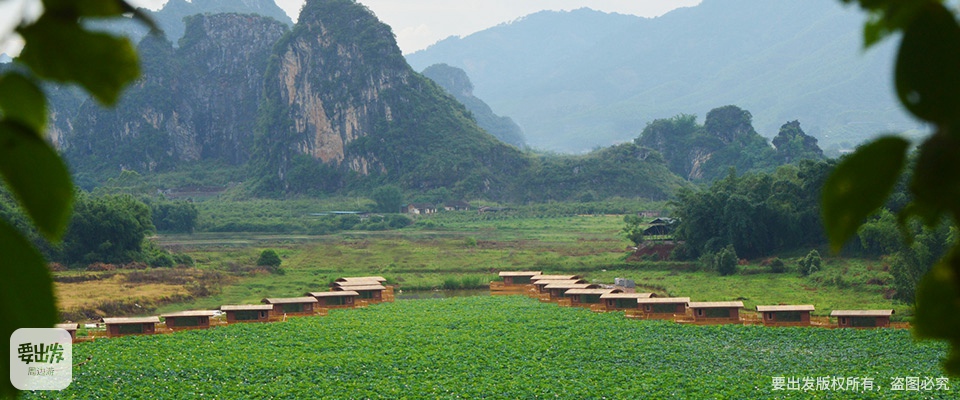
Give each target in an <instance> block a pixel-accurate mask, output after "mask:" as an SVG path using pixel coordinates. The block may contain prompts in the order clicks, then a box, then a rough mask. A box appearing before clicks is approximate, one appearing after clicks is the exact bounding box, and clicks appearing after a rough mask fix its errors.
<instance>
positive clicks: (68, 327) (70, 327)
mask: <svg viewBox="0 0 960 400" xmlns="http://www.w3.org/2000/svg"><path fill="white" fill-rule="evenodd" d="M79 326H80V324H56V325H54V326H53V327H54V328H60V329H66V330H68V331H75V330H77V327H79Z"/></svg>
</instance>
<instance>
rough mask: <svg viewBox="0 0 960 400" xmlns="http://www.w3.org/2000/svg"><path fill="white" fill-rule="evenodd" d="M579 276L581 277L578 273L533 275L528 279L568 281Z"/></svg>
mask: <svg viewBox="0 0 960 400" xmlns="http://www.w3.org/2000/svg"><path fill="white" fill-rule="evenodd" d="M580 278H582V276H580V275H534V276H533V277H531V278H530V280H531V281H544V280H550V281H569V280H576V279H580Z"/></svg>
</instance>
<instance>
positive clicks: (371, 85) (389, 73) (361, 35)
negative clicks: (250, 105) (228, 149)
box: [256, 0, 525, 193]
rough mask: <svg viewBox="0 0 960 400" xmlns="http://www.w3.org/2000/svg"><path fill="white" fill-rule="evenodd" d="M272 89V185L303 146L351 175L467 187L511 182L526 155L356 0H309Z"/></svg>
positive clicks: (269, 76)
mask: <svg viewBox="0 0 960 400" xmlns="http://www.w3.org/2000/svg"><path fill="white" fill-rule="evenodd" d="M264 88H265V89H264V93H265V97H266V98H265V103H264V106H263V107H262V108H261V121H263V122H264V124H263V125H262V126H261V127H260V128H261V129H260V131H259V132H258V139H257V150H258V155H257V157H256V158H257V159H258V162H259V163H260V167H261V168H260V171H262V173H263V175H264V178H265V179H264V182H263V185H262V187H261V190H264V191H275V190H284V191H289V190H291V187H292V183H294V182H293V181H295V180H296V179H294V178H293V177H292V176H291V170H292V169H293V166H294V164H298V165H300V164H302V163H303V162H302V161H296V160H297V159H298V156H303V155H306V156H309V157H311V158H312V159H314V160H316V162H317V163H322V164H323V165H325V166H328V167H334V168H335V169H337V170H339V171H340V172H341V173H344V174H354V175H359V176H361V177H364V176H369V177H371V178H372V179H374V180H382V179H387V180H390V181H392V182H397V183H400V184H401V185H402V186H404V187H409V188H417V189H431V188H437V187H448V188H452V189H454V190H456V191H458V192H460V193H491V192H500V191H503V190H504V186H505V184H504V183H503V182H504V181H506V179H507V178H508V177H509V176H511V174H512V173H513V172H515V171H516V170H517V169H518V168H520V167H522V165H523V163H524V162H525V160H524V158H523V156H522V154H521V153H520V152H519V151H517V150H516V149H514V148H511V147H509V146H505V145H503V144H502V143H500V142H498V141H497V140H496V139H495V138H494V137H492V136H490V135H489V134H487V133H485V132H483V131H482V130H481V129H480V128H479V127H478V126H477V125H476V122H475V121H473V119H472V118H470V116H469V112H468V111H467V110H466V109H465V108H464V107H463V106H462V105H460V104H458V103H456V101H455V100H453V99H452V98H450V97H449V96H447V95H445V94H444V93H443V89H441V88H440V87H438V86H437V85H436V84H435V83H434V82H432V81H430V80H429V79H427V78H425V77H423V76H422V75H420V74H418V73H416V72H414V71H413V70H412V69H411V68H410V66H408V65H407V63H406V61H405V60H404V58H403V56H402V55H401V52H400V49H399V48H398V47H397V45H396V41H395V39H394V37H393V33H392V32H391V30H390V27H389V26H387V25H385V24H383V23H381V22H380V21H378V20H377V18H376V17H375V16H374V15H373V13H372V12H370V11H369V10H368V9H367V8H366V7H364V6H363V5H361V4H358V3H356V2H355V1H353V0H308V1H307V3H306V5H305V6H304V8H303V10H302V11H301V14H300V19H299V22H298V23H297V25H296V26H295V27H294V28H293V30H292V31H291V33H290V34H289V35H288V36H286V37H284V38H283V39H282V40H281V41H280V42H279V44H278V45H277V47H276V49H275V54H274V57H273V58H272V61H271V64H270V67H269V68H268V70H267V73H266V78H265V83H264ZM300 160H302V158H300ZM309 167H310V166H309V165H308V166H305V167H304V168H309Z"/></svg>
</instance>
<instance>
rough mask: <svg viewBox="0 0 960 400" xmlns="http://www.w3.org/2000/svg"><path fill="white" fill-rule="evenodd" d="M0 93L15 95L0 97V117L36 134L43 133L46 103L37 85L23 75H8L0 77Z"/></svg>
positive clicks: (45, 121) (45, 120)
mask: <svg viewBox="0 0 960 400" xmlns="http://www.w3.org/2000/svg"><path fill="white" fill-rule="evenodd" d="M0 93H16V96H0V111H2V113H0V115H2V116H3V117H4V118H7V119H10V120H14V121H17V122H19V123H21V124H24V125H26V126H28V127H29V128H30V129H33V130H35V131H37V132H41V131H43V128H44V126H45V125H46V123H47V101H46V98H45V97H44V95H43V92H42V91H41V90H40V88H38V87H37V85H35V84H34V83H33V82H32V81H31V80H30V79H28V78H27V77H25V76H23V75H20V74H17V73H9V74H6V75H3V76H0Z"/></svg>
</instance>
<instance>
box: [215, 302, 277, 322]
mask: <svg viewBox="0 0 960 400" xmlns="http://www.w3.org/2000/svg"><path fill="white" fill-rule="evenodd" d="M273 307H274V306H273V305H272V304H243V305H225V306H220V311H223V312H224V313H225V314H227V323H229V324H232V323H234V322H267V321H270V313H272V312H273Z"/></svg>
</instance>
